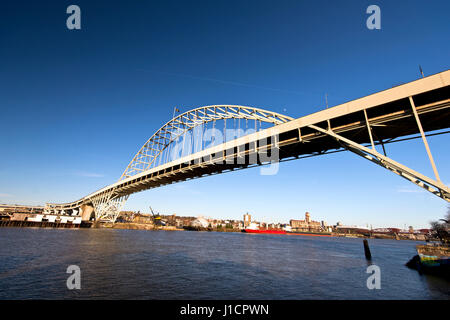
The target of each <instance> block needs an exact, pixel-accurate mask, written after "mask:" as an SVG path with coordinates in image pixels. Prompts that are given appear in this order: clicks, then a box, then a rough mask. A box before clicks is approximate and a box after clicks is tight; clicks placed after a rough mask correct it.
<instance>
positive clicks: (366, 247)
mask: <svg viewBox="0 0 450 320" xmlns="http://www.w3.org/2000/svg"><path fill="white" fill-rule="evenodd" d="M363 244H364V254H365V256H366V259H367V260H372V254H371V253H370V248H369V242H368V241H367V239H364V240H363Z"/></svg>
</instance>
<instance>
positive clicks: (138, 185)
mask: <svg viewBox="0 0 450 320" xmlns="http://www.w3.org/2000/svg"><path fill="white" fill-rule="evenodd" d="M449 93H450V88H449V87H445V88H442V89H440V90H436V91H433V92H427V93H426V94H423V95H419V96H416V97H414V102H415V105H416V109H417V112H418V114H419V115H420V121H421V123H422V126H423V128H424V130H425V131H427V132H430V131H436V130H441V129H446V128H448V127H449V124H450V95H449ZM366 113H367V118H368V123H369V125H370V128H371V131H372V136H373V141H374V143H375V145H382V146H383V145H384V144H387V143H392V142H395V141H398V140H396V138H399V137H404V136H412V135H418V136H416V137H414V136H412V137H409V138H420V132H419V128H418V125H417V123H416V120H415V118H414V114H413V111H412V108H411V104H410V101H409V99H407V98H406V99H401V100H398V101H393V102H391V103H389V104H386V105H380V106H378V107H376V108H371V109H369V110H366ZM314 126H317V127H319V128H322V129H324V130H327V129H331V131H332V132H334V133H337V134H338V135H339V136H342V137H344V138H347V139H349V140H351V141H353V142H355V143H357V144H361V145H364V144H370V143H371V139H370V135H369V133H368V127H367V123H366V118H365V115H364V111H359V112H355V113H351V114H347V115H345V116H341V117H338V118H334V119H330V120H329V122H328V121H322V122H319V123H315V124H314ZM274 142H275V141H274ZM277 145H278V149H279V159H280V161H283V160H287V159H299V158H302V157H311V156H317V155H322V154H327V153H330V152H336V151H341V150H342V151H343V150H346V149H347V148H346V147H345V146H344V145H343V144H342V143H341V142H340V141H339V140H337V139H336V138H335V137H333V136H330V135H328V134H326V133H323V132H320V131H318V130H316V129H314V128H312V127H310V126H307V127H302V128H296V129H293V130H290V131H286V132H283V133H280V135H279V138H278V143H277ZM267 147H270V148H271V147H272V142H271V141H270V139H269V141H267V140H266V141H260V142H259V143H258V146H257V147H256V149H255V143H252V142H249V143H246V144H242V145H239V146H236V147H233V148H231V149H224V150H223V152H221V153H213V154H210V155H208V156H206V157H205V156H202V157H200V158H193V159H192V160H190V162H189V163H183V164H175V165H173V166H168V167H166V168H164V169H161V170H158V171H155V172H152V173H149V174H148V175H143V176H141V177H138V178H136V179H133V180H131V181H128V182H126V183H124V184H123V185H119V186H118V189H117V191H116V194H117V195H118V196H124V195H128V194H131V193H135V192H139V191H142V190H146V189H150V188H156V187H160V186H163V185H167V184H172V183H176V182H180V181H185V180H189V179H194V178H198V177H202V176H207V175H212V174H217V173H222V172H224V171H230V170H237V169H243V168H248V167H252V166H257V165H261V164H266V163H268V161H266V162H264V161H259V162H258V163H251V162H252V161H250V159H252V158H254V157H255V152H256V153H258V152H260V151H261V150H266V149H267ZM224 160H226V161H228V162H229V163H223V162H224Z"/></svg>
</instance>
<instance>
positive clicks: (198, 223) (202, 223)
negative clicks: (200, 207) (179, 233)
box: [191, 217, 209, 228]
mask: <svg viewBox="0 0 450 320" xmlns="http://www.w3.org/2000/svg"><path fill="white" fill-rule="evenodd" d="M208 225H209V222H208V220H206V219H205V218H203V217H198V218H197V219H195V220H194V221H192V222H191V226H192V227H200V228H207V227H208Z"/></svg>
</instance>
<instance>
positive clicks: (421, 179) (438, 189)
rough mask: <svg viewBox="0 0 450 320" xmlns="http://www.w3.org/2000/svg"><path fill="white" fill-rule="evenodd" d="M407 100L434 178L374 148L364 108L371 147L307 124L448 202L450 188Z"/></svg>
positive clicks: (414, 109) (414, 110)
mask: <svg viewBox="0 0 450 320" xmlns="http://www.w3.org/2000/svg"><path fill="white" fill-rule="evenodd" d="M409 100H410V103H411V108H412V110H413V114H414V117H415V120H416V123H417V126H418V128H419V131H420V134H421V136H422V140H423V143H424V146H425V149H426V151H427V154H428V158H429V160H430V164H431V166H432V168H433V171H434V174H435V177H436V179H432V178H430V177H427V176H425V175H423V174H421V173H419V172H417V171H415V170H413V169H411V168H408V167H407V166H405V165H403V164H401V163H398V162H397V161H395V160H393V159H391V158H389V157H387V156H386V155H383V154H381V153H379V152H378V151H377V150H376V149H375V143H374V140H373V137H372V128H371V125H370V122H369V119H368V118H367V113H366V110H364V115H365V120H366V125H367V131H368V134H369V137H370V142H371V145H372V148H367V147H365V146H363V145H361V144H359V143H357V142H354V141H352V140H350V139H348V138H345V137H343V136H341V135H339V134H337V133H336V132H334V131H333V130H332V129H331V128H330V127H328V128H327V129H324V128H321V127H319V126H317V125H308V127H309V128H311V129H314V130H316V131H318V132H320V133H323V134H326V135H328V136H330V137H332V138H334V139H335V140H336V141H337V142H338V143H339V144H340V145H341V146H342V147H343V148H345V149H347V150H349V151H351V152H353V153H355V154H357V155H358V156H361V157H363V158H365V159H367V160H369V161H372V162H373V163H375V164H377V165H379V166H381V167H383V168H386V169H388V170H390V171H392V172H394V173H395V174H398V175H399V176H400V177H402V178H405V179H406V180H408V181H410V182H412V183H414V184H415V185H417V186H419V187H421V188H423V189H425V190H427V191H429V192H431V193H432V194H434V195H436V196H438V197H440V198H442V199H444V200H445V201H447V202H450V189H449V188H448V187H447V186H446V185H445V184H443V183H442V182H441V180H440V178H439V173H438V170H437V168H436V164H435V163H434V159H433V156H432V154H431V150H430V147H429V145H428V141H427V138H426V136H425V133H424V131H423V129H422V124H421V122H420V119H419V116H418V114H417V110H416V107H415V105H414V101H413V99H412V97H409Z"/></svg>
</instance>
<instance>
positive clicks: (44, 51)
mask: <svg viewBox="0 0 450 320" xmlns="http://www.w3.org/2000/svg"><path fill="white" fill-rule="evenodd" d="M70 4H77V5H79V6H80V8H81V15H82V19H81V27H82V29H81V30H78V31H71V30H68V29H67V28H66V18H67V16H68V15H67V14H66V8H67V6H68V5H70ZM370 4H377V5H379V6H380V8H381V28H382V29H381V30H368V29H367V28H366V19H367V17H368V14H366V13H365V11H366V8H367V7H368V6H369V5H370ZM449 12H450V2H449V1H377V2H368V1H300V0H296V1H261V0H260V1H230V0H228V1H218V0H214V1H197V0H195V1H194V0H191V1H166V0H165V1H157V2H150V1H137V0H134V1H79V0H74V1H72V0H71V1H42V0H41V1H11V0H7V1H3V2H2V5H1V10H0V40H1V48H0V111H1V120H2V121H1V127H0V128H1V135H0V150H1V151H0V203H25V204H44V203H45V202H47V201H48V202H66V201H72V200H75V199H79V198H80V197H82V196H84V195H86V194H88V193H90V192H92V191H95V190H97V189H98V188H100V187H103V186H105V185H108V184H110V183H112V182H115V181H116V180H117V179H118V178H119V177H120V175H121V173H122V172H123V170H124V169H125V167H126V166H127V164H128V163H129V161H130V160H131V158H132V157H133V155H134V154H135V153H136V152H137V151H138V149H139V148H140V147H141V146H142V145H143V144H144V142H145V141H146V140H147V139H148V138H149V137H150V136H151V135H152V134H153V133H154V132H155V131H156V130H157V129H158V128H159V127H160V126H161V125H163V124H164V123H165V122H166V121H168V120H169V119H170V118H171V116H172V111H173V107H174V106H178V107H179V108H180V109H181V111H187V110H189V109H190V108H194V107H198V106H202V105H211V104H240V105H249V106H254V107H260V108H265V109H269V110H273V111H277V112H280V113H285V114H287V115H290V116H292V117H300V116H303V115H307V114H309V113H312V112H315V111H318V110H321V109H323V108H324V107H325V99H324V96H325V93H328V101H329V105H330V106H333V105H337V104H339V103H342V102H345V101H348V100H352V99H355V98H358V97H361V96H364V95H367V94H370V93H373V92H376V91H379V90H383V89H386V88H390V87H392V86H394V85H397V84H400V83H404V82H408V81H411V80H414V79H417V78H418V77H419V71H418V65H419V64H420V65H422V67H423V70H424V72H425V74H426V75H429V74H433V73H437V72H440V71H443V70H446V69H449V62H450V59H449V58H450V41H449V40H450V39H449V38H450V23H449V19H448V13H449ZM284 110H285V111H284ZM429 142H430V145H431V150H432V152H433V154H434V156H435V160H436V163H437V166H438V169H439V171H440V175H441V178H442V179H443V181H444V182H445V183H446V184H447V185H448V184H450V162H449V161H448V157H449V148H448V145H449V143H448V142H449V137H448V135H443V136H438V137H433V138H430V139H429ZM387 151H388V155H389V156H391V157H393V158H394V159H395V160H397V161H400V162H402V163H404V164H406V165H408V166H411V167H412V168H414V169H416V170H418V171H420V172H423V173H425V174H427V175H429V176H432V170H431V168H430V165H429V163H428V160H427V157H426V154H425V150H424V147H423V145H422V144H421V142H420V141H413V142H404V143H399V144H391V145H389V146H388V147H387ZM226 199H233V200H232V201H230V200H226ZM149 205H151V206H152V207H154V208H155V209H157V210H159V211H160V212H161V213H164V214H169V213H176V214H178V215H205V216H210V217H223V218H234V219H239V218H241V217H242V214H244V213H245V212H247V211H248V212H250V213H251V214H252V215H253V216H255V217H256V218H259V219H261V218H263V217H265V218H266V219H267V220H271V221H288V220H289V219H291V218H302V217H303V216H304V212H305V211H309V212H311V215H312V218H313V219H316V220H326V221H327V222H329V223H333V224H334V223H336V222H337V221H341V222H342V223H344V224H358V225H365V224H367V223H368V224H372V225H373V226H374V227H375V226H398V227H404V225H405V224H406V225H413V226H414V227H427V226H428V222H429V221H430V220H432V219H437V218H440V217H442V216H443V215H444V214H445V211H446V203H445V202H444V201H443V200H441V199H440V198H437V197H435V196H432V195H430V194H427V193H426V192H423V191H421V189H420V188H418V187H416V186H414V185H412V184H410V183H408V182H407V181H406V180H403V179H401V178H400V177H398V176H396V175H395V174H393V173H391V172H388V171H387V170H385V169H382V168H379V167H377V166H376V165H374V164H372V163H370V162H368V161H366V160H363V159H360V158H358V157H356V156H355V155H353V154H350V153H345V152H343V153H338V154H334V155H327V156H322V157H315V158H310V159H305V160H298V161H292V162H287V163H283V164H281V166H280V170H279V174H277V175H275V176H261V175H259V169H249V170H243V171H239V172H234V173H227V174H223V175H218V176H214V177H207V178H202V179H198V180H194V181H190V182H184V183H180V184H176V185H172V186H166V187H162V188H159V189H155V190H149V191H145V192H142V193H139V194H135V195H133V196H132V197H131V198H130V200H129V201H128V203H127V205H126V207H125V208H126V209H130V210H141V211H147V210H148V206H149Z"/></svg>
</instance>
